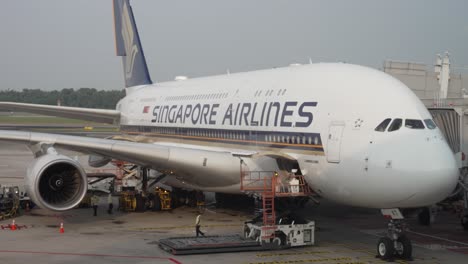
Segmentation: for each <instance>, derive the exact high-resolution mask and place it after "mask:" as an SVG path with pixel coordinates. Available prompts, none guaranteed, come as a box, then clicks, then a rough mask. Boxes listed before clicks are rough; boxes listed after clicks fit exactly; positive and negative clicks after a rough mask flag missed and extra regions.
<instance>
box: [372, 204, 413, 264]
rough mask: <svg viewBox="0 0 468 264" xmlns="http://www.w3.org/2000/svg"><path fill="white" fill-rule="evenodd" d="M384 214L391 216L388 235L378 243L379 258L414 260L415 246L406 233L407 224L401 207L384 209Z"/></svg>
mask: <svg viewBox="0 0 468 264" xmlns="http://www.w3.org/2000/svg"><path fill="white" fill-rule="evenodd" d="M381 212H382V214H383V215H384V216H385V217H386V218H390V222H389V223H388V229H387V235H386V236H385V237H381V238H380V239H379V242H378V243H377V256H376V257H377V258H381V259H384V260H389V261H392V260H393V259H394V258H395V257H397V258H401V259H405V260H412V259H413V258H412V254H413V246H412V245H411V240H410V239H409V238H408V237H407V236H406V235H405V229H406V225H405V222H404V217H403V215H402V214H401V212H400V210H399V209H382V210H381Z"/></svg>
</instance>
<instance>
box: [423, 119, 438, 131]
mask: <svg viewBox="0 0 468 264" xmlns="http://www.w3.org/2000/svg"><path fill="white" fill-rule="evenodd" d="M424 123H426V126H427V128H429V129H435V128H436V127H437V126H436V124H435V123H434V121H432V119H424Z"/></svg>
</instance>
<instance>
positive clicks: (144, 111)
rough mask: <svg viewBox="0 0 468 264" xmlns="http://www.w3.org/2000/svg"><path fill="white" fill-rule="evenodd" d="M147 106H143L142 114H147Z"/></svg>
mask: <svg viewBox="0 0 468 264" xmlns="http://www.w3.org/2000/svg"><path fill="white" fill-rule="evenodd" d="M149 108H150V107H149V106H145V107H143V114H147V113H148V112H149Z"/></svg>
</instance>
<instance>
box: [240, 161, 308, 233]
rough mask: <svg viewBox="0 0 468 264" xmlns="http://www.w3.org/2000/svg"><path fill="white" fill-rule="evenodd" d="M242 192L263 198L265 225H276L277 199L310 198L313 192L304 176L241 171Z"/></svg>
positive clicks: (273, 172)
mask: <svg viewBox="0 0 468 264" xmlns="http://www.w3.org/2000/svg"><path fill="white" fill-rule="evenodd" d="M240 183H241V191H243V192H245V193H248V194H257V195H260V196H261V197H262V206H263V208H262V209H263V225H264V226H271V227H274V226H275V225H276V213H275V198H276V197H298V196H309V195H310V194H311V190H310V188H309V186H308V185H307V183H306V182H305V180H304V177H303V176H302V175H282V176H279V175H278V173H277V172H275V171H247V170H242V171H241V182H240Z"/></svg>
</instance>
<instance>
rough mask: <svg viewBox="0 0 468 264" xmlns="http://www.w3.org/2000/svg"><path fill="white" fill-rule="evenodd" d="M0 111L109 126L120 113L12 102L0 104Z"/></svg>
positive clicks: (106, 110) (117, 118)
mask: <svg viewBox="0 0 468 264" xmlns="http://www.w3.org/2000/svg"><path fill="white" fill-rule="evenodd" d="M0 110H10V111H21V112H28V113H35V114H43V115H50V116H58V117H67V118H75V119H80V120H87V121H95V122H102V123H110V124H113V123H115V122H116V121H117V120H119V118H120V111H117V110H109V109H92V108H83V107H68V106H54V105H41V104H25V103H13V102H0Z"/></svg>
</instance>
